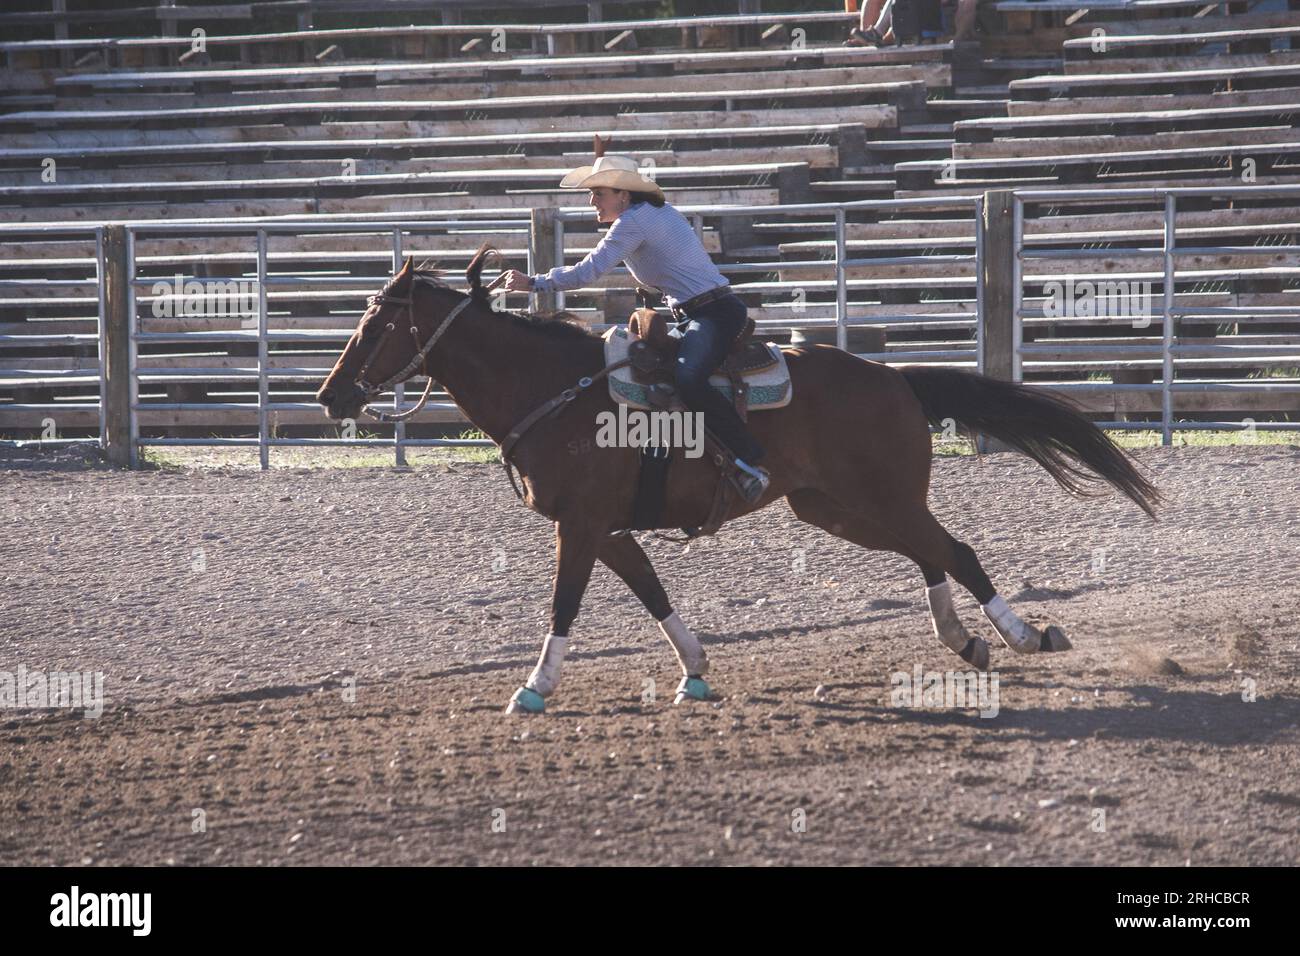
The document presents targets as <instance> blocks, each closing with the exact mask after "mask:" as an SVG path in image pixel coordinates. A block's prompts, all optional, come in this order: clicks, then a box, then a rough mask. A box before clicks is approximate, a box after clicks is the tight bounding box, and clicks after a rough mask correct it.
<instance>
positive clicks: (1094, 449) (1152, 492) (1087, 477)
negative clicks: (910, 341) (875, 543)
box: [902, 366, 1161, 518]
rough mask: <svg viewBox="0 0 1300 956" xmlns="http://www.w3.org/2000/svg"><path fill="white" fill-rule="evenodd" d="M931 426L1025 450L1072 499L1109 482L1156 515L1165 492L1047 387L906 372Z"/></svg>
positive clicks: (945, 372) (946, 372)
mask: <svg viewBox="0 0 1300 956" xmlns="http://www.w3.org/2000/svg"><path fill="white" fill-rule="evenodd" d="M902 372H903V377H904V378H905V379H907V384H909V385H910V386H912V391H914V392H915V393H916V397H917V398H919V399H920V400H921V408H922V409H923V410H924V412H925V417H926V418H927V419H929V421H930V423H931V424H932V425H935V426H937V427H943V424H944V421H945V419H951V420H952V421H955V422H957V423H958V424H959V425H961V426H962V427H963V428H965V429H966V430H967V431H968V432H980V433H982V434H985V435H988V436H989V437H991V438H996V439H997V440H999V441H1001V442H1005V443H1006V444H1007V445H1010V446H1011V447H1012V448H1015V449H1017V450H1018V451H1021V452H1024V453H1025V454H1026V455H1028V456H1029V457H1030V458H1032V459H1034V461H1036V462H1038V463H1039V464H1040V465H1042V466H1043V468H1045V469H1046V470H1047V473H1048V474H1049V475H1051V476H1052V477H1053V478H1055V479H1056V482H1057V484H1059V485H1060V486H1061V487H1062V488H1064V489H1065V490H1066V491H1068V492H1070V493H1071V494H1073V495H1080V496H1084V495H1095V494H1098V493H1099V492H1098V491H1096V490H1094V489H1093V488H1091V487H1089V486H1090V485H1091V484H1092V483H1095V482H1101V481H1104V482H1106V483H1107V484H1109V485H1111V486H1112V487H1114V488H1116V489H1117V490H1119V491H1121V492H1123V493H1124V494H1125V495H1127V496H1128V497H1129V498H1130V499H1131V500H1132V501H1133V502H1134V503H1135V504H1136V505H1137V506H1138V507H1139V508H1141V509H1142V510H1143V511H1145V512H1146V513H1147V514H1148V515H1150V516H1151V517H1152V518H1154V517H1155V506H1156V505H1158V504H1160V500H1161V499H1160V492H1159V491H1158V490H1157V489H1156V487H1155V485H1153V484H1152V483H1151V482H1150V481H1148V480H1147V479H1146V478H1144V477H1143V476H1142V475H1141V474H1139V473H1138V471H1137V469H1136V468H1134V467H1133V461H1132V459H1130V457H1129V456H1128V455H1127V454H1126V453H1125V452H1124V451H1123V449H1121V448H1120V447H1119V446H1118V445H1116V444H1115V443H1114V442H1113V441H1111V440H1110V438H1109V437H1108V436H1107V435H1106V433H1105V432H1103V431H1102V430H1101V429H1100V428H1098V427H1097V426H1096V425H1094V424H1093V423H1092V422H1090V421H1088V419H1086V418H1084V417H1083V416H1082V415H1081V414H1079V411H1078V409H1076V408H1075V406H1074V404H1073V403H1071V402H1070V401H1069V400H1068V399H1065V398H1062V397H1061V396H1059V395H1054V394H1052V393H1051V392H1049V391H1046V390H1044V389H1038V388H1033V387H1030V386H1025V385H1017V384H1015V383H1012V382H1001V381H998V380H997V379H993V378H988V377H987V376H984V375H978V374H976V373H974V372H963V371H959V370H957V369H946V368H926V367H924V366H920V367H913V368H906V369H903V370H902Z"/></svg>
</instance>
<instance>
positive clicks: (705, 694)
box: [673, 677, 709, 704]
mask: <svg viewBox="0 0 1300 956" xmlns="http://www.w3.org/2000/svg"><path fill="white" fill-rule="evenodd" d="M708 699H709V685H708V684H706V683H704V681H702V680H700V679H699V678H698V677H683V678H682V682H681V683H680V684H678V685H677V696H676V697H674V698H673V703H674V704H680V703H681V702H682V701H684V700H708Z"/></svg>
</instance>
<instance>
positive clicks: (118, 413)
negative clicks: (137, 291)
mask: <svg viewBox="0 0 1300 956" xmlns="http://www.w3.org/2000/svg"><path fill="white" fill-rule="evenodd" d="M126 260H127V255H126V227H125V226H123V225H121V224H110V225H107V226H105V227H104V314H103V316H102V317H101V319H100V321H102V322H103V323H104V354H103V356H102V357H101V361H102V362H103V363H104V394H103V395H101V396H100V401H101V402H103V403H104V437H105V444H106V445H107V447H108V460H109V463H110V464H113V465H116V466H118V467H122V468H128V467H130V465H131V368H130V351H131V323H130V316H129V315H128V314H127V313H128V310H129V309H130V301H131V297H130V282H131V276H130V275H129V270H128V269H127V261H126Z"/></svg>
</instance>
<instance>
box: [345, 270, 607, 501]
mask: <svg viewBox="0 0 1300 956" xmlns="http://www.w3.org/2000/svg"><path fill="white" fill-rule="evenodd" d="M506 276H507V273H504V272H503V273H501V275H499V276H497V277H496V278H495V279H493V280H492V282H491V283H490V284H489V285H488V286H487V287H486V291H487V292H492V291H494V290H495V289H496V288H497V286H499V285H501V284H502V283H503V282H505V280H506ZM419 281H420V277H419V276H416V277H415V278H414V279H413V280H412V285H411V295H409V296H406V297H405V298H401V297H398V296H395V295H388V294H386V293H383V292H379V293H377V294H375V295H372V296H371V297H370V298H369V299H367V300H366V305H367V306H368V307H373V306H376V305H379V306H384V305H401V306H405V307H406V320H407V324H408V327H409V328H410V330H411V339H412V340H413V341H414V342H415V355H413V356H412V357H411V361H409V362H407V363H406V365H405V366H404V367H403V368H402V369H400V370H399V371H397V372H395V373H393V374H392V375H390V376H389V377H388V378H387V379H385V380H384V381H382V382H380V383H379V384H378V385H371V384H369V383H367V382H366V371H367V370H368V369H369V368H370V363H371V362H372V361H374V357H375V356H376V355H378V354H379V350H380V349H381V348H382V347H383V344H384V342H385V340H386V339H387V338H388V336H389V335H391V334H392V333H393V332H395V331H396V330H397V324H396V323H395V322H389V323H388V325H387V326H386V327H385V328H384V331H383V333H381V334H380V336H379V341H377V342H376V343H375V345H374V348H372V349H371V350H370V354H369V355H368V356H367V357H366V361H365V363H364V364H362V366H361V371H360V372H358V373H357V377H356V385H357V387H358V388H360V389H361V390H362V391H363V392H364V393H365V401H367V402H369V401H370V400H371V399H372V398H374V397H375V396H376V395H379V394H380V393H381V392H384V391H386V390H387V389H390V388H392V387H393V386H394V385H396V384H397V383H398V382H404V381H406V379H407V378H409V377H410V375H411V373H413V372H414V371H415V370H416V368H421V369H422V370H423V373H424V375H425V377H426V378H428V383H427V384H426V385H425V386H424V394H423V395H421V396H420V400H419V401H418V402H417V403H416V404H415V407H414V408H410V409H407V410H406V411H404V412H398V413H390V412H374V411H371V410H370V408H369V407H366V408H364V411H365V413H366V414H367V415H369V416H370V417H371V418H373V419H375V420H376V421H381V422H402V421H406V420H407V419H408V418H411V417H412V416H413V415H415V414H416V413H417V412H419V411H420V409H422V408H424V406H425V403H427V402H428V401H429V394H430V393H431V392H432V390H433V379H432V378H431V377H429V368H428V362H427V360H428V356H429V353H430V352H431V351H433V346H434V344H435V343H436V342H437V341H438V339H440V338H442V335H443V333H444V332H446V331H447V329H448V328H449V327H450V326H451V323H452V322H453V321H454V320H455V318H456V316H458V315H460V314H461V312H463V311H465V309H466V308H468V307H469V305H470V303H472V302H473V301H474V298H473V296H466V297H465V299H464V301H462V302H458V303H457V304H456V306H455V308H453V309H452V310H451V311H450V312H448V313H447V316H446V317H445V318H444V319H443V320H442V324H440V325H439V326H438V327H437V328H436V329H435V330H434V332H433V335H431V336H429V341H427V342H425V343H424V345H421V344H420V330H419V329H417V328H416V326H415V313H414V306H413V300H414V298H415V283H416V282H419ZM630 364H631V361H630V360H629V359H626V358H623V359H620V360H619V361H617V362H614V363H612V364H610V365H606V366H605V367H604V368H603V369H601V370H600V371H599V372H597V373H595V374H594V375H584V376H583V377H582V378H580V379H578V382H577V384H576V385H574V386H573V387H572V388H566V389H565V390H564V391H562V392H561V393H560V394H559V395H556V396H555V397H554V398H552V399H551V400H550V401H548V402H543V403H542V404H541V405H539V406H538V407H537V408H535V409H533V410H532V412H530V413H529V414H528V415H525V416H524V418H523V419H522V420H521V421H520V422H519V423H518V424H517V425H515V427H514V428H512V429H510V433H509V434H508V435H506V437H505V438H504V439H503V440H502V441H501V443H500V449H501V464H502V465H503V466H504V467H505V471H506V477H507V478H509V479H510V487H511V488H513V489H514V492H515V496H516V497H518V498H519V500H521V501H525V500H526V499H525V498H524V496H523V493H522V492H520V490H519V485H518V484H516V482H515V476H514V472H513V470H512V469H511V464H510V456H511V453H512V452H513V451H514V448H515V446H516V445H517V444H519V440H520V439H521V438H523V437H524V435H525V434H526V433H527V432H528V431H529V430H530V429H531V428H532V427H533V426H534V425H536V424H537V423H538V422H540V421H542V420H543V419H545V418H550V417H551V416H553V415H556V414H559V413H560V412H562V411H563V410H564V409H565V408H567V407H568V406H569V405H571V404H572V403H573V402H574V400H576V399H577V397H578V396H579V395H581V394H582V393H583V392H584V391H586V390H587V389H589V388H591V386H593V385H595V384H596V383H597V382H599V381H601V380H603V379H604V378H605V377H606V376H608V375H609V374H610V373H612V372H614V371H615V370H617V369H620V368H623V367H624V366H626V365H630Z"/></svg>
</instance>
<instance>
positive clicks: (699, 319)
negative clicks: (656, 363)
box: [674, 295, 763, 465]
mask: <svg viewBox="0 0 1300 956" xmlns="http://www.w3.org/2000/svg"><path fill="white" fill-rule="evenodd" d="M747 316H748V310H747V309H746V308H745V303H744V302H742V301H741V300H740V298H739V297H738V296H735V295H727V296H723V297H722V298H721V299H715V300H714V301H713V302H710V303H708V304H707V305H703V306H700V307H699V308H698V309H693V310H691V312H690V313H689V319H690V321H689V322H688V323H687V324H686V327H685V329H684V331H683V335H682V344H681V347H680V349H679V350H678V352H677V364H676V366H675V368H674V371H675V372H676V376H675V377H676V380H677V394H678V395H679V396H680V397H681V400H682V402H683V404H685V405H686V407H687V408H689V409H690V410H691V411H693V412H703V413H704V427H705V428H707V429H708V430H709V431H711V432H712V433H713V435H714V437H715V438H717V439H718V441H720V442H722V444H724V445H725V446H727V448H728V449H729V450H730V451H731V453H732V454H733V455H735V456H736V457H737V458H739V459H740V460H741V461H743V462H745V463H746V464H749V465H753V464H757V463H758V461H760V460H761V459H762V457H763V448H762V446H760V445H759V444H758V442H756V441H754V439H753V438H752V437H751V436H750V434H749V431H748V429H746V428H745V423H744V422H743V421H741V420H740V416H739V415H738V414H736V409H735V406H734V405H732V404H731V402H729V401H728V400H727V399H726V398H724V397H723V396H722V393H721V392H719V391H718V390H717V389H716V388H714V387H713V386H712V385H710V384H709V376H710V375H711V374H713V372H714V371H716V370H717V368H718V366H719V365H721V364H722V360H723V359H725V358H726V357H727V353H728V352H729V351H731V346H732V345H734V344H735V341H736V336H737V335H739V334H740V333H741V330H743V329H744V327H745V320H746V318H747Z"/></svg>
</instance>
